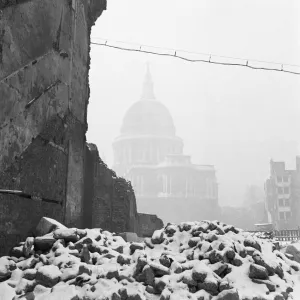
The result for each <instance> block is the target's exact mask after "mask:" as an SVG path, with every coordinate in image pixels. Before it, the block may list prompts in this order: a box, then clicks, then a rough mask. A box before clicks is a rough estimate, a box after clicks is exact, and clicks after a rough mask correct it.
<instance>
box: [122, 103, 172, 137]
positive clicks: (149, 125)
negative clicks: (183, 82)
mask: <svg viewBox="0 0 300 300" xmlns="http://www.w3.org/2000/svg"><path fill="white" fill-rule="evenodd" d="M121 134H126V135H127V134H151V135H167V136H170V135H171V136H174V135H175V126H174V123H173V119H172V116H171V114H170V112H169V111H168V109H167V108H166V107H165V106H164V105H163V104H162V103H161V102H158V101H150V100H143V101H138V102H136V103H134V104H133V105H132V106H131V107H130V108H129V109H128V111H127V112H126V114H125V117H124V119H123V124H122V127H121Z"/></svg>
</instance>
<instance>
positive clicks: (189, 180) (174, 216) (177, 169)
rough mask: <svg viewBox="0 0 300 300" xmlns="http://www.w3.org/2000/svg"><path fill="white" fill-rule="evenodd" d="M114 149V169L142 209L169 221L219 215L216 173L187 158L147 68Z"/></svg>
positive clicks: (211, 168)
mask: <svg viewBox="0 0 300 300" xmlns="http://www.w3.org/2000/svg"><path fill="white" fill-rule="evenodd" d="M195 138H198V137H195ZM113 150H114V166H113V169H114V170H115V171H116V173H117V174H118V175H120V176H123V177H125V178H126V179H128V180H130V181H131V182H132V185H133V188H134V190H135V194H136V198H137V205H138V210H139V211H141V212H146V213H154V214H157V215H158V216H159V217H161V218H162V219H163V220H164V221H165V222H167V221H171V222H179V221H187V220H201V219H203V218H205V219H211V218H216V217H217V216H218V212H219V210H218V209H219V206H218V185H217V180H216V174H215V169H214V167H213V166H211V165H195V164H192V162H191V157H190V156H188V155H184V154H183V141H182V139H181V138H179V137H178V136H176V130H175V126H174V122H173V118H172V116H171V114H170V112H169V111H168V109H167V108H166V106H165V105H163V104H162V103H161V102H159V101H157V100H155V96H154V90H153V82H152V78H151V75H150V71H149V67H148V68H147V73H146V78H145V81H144V87H143V93H142V97H141V99H140V101H137V102H135V103H134V104H133V105H132V106H131V107H130V108H129V109H128V111H127V112H126V114H125V117H124V119H123V124H122V127H121V133H120V136H119V137H117V138H116V139H115V141H114V143H113Z"/></svg>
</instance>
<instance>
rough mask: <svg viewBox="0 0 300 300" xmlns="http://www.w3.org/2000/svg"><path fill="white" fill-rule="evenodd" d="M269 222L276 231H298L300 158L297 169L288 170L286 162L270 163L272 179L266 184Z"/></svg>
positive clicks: (297, 159) (297, 161)
mask: <svg viewBox="0 0 300 300" xmlns="http://www.w3.org/2000/svg"><path fill="white" fill-rule="evenodd" d="M265 196H266V197H265V201H266V202H265V203H266V210H267V212H268V222H269V223H272V224H273V226H274V227H275V229H277V230H283V229H296V228H298V226H299V225H300V220H299V216H300V214H299V202H300V156H298V157H297V158H296V169H295V170H287V169H286V168H285V163H284V162H274V161H272V160H271V162H270V177H269V178H268V179H267V181H266V183H265Z"/></svg>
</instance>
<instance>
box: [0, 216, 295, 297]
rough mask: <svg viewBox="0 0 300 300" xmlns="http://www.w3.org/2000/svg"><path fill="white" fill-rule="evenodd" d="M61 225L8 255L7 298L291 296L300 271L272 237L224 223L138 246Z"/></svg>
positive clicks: (164, 232) (3, 290)
mask: <svg viewBox="0 0 300 300" xmlns="http://www.w3.org/2000/svg"><path fill="white" fill-rule="evenodd" d="M57 228H58V229H55V230H54V231H52V232H50V233H47V234H45V235H44V236H41V237H35V238H33V237H28V238H27V240H26V241H25V242H23V243H21V244H20V245H18V246H16V247H15V248H14V249H12V251H11V256H5V257H2V258H0V280H1V281H2V282H1V283H0V299H1V300H2V299H3V300H6V299H7V300H8V299H27V300H28V299H36V300H39V299H64V300H71V299H72V300H76V299H82V300H88V299H95V300H96V299H97V300H110V299H111V300H140V299H160V300H177V299H178V300H179V299H189V300H196V299H197V300H269V299H270V300H286V299H293V296H292V292H293V289H294V286H295V278H296V277H297V276H299V274H298V273H299V272H298V271H299V269H300V264H299V263H297V262H295V261H293V260H291V259H290V258H292V257H287V256H286V255H285V254H284V253H281V252H279V251H278V250H276V249H275V246H274V245H273V243H272V242H271V241H270V240H266V239H259V238H257V237H253V236H251V234H249V233H247V232H244V231H242V230H240V229H237V228H235V227H233V226H230V225H226V224H223V223H220V222H218V221H213V222H209V221H203V222H186V223H181V224H179V225H175V224H167V225H166V226H165V227H164V228H162V229H161V230H157V231H156V232H154V234H153V236H152V238H148V239H145V241H143V242H131V243H127V242H125V241H124V239H123V238H122V237H120V236H116V235H115V234H112V233H110V232H107V231H103V230H101V229H85V230H82V229H76V228H64V227H63V226H61V227H59V226H57ZM295 299H296V298H295Z"/></svg>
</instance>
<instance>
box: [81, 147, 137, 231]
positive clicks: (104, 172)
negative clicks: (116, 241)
mask: <svg viewBox="0 0 300 300" xmlns="http://www.w3.org/2000/svg"><path fill="white" fill-rule="evenodd" d="M87 149H88V152H89V153H88V154H87V157H89V158H88V159H87V160H86V172H85V174H86V176H85V180H86V181H89V182H90V183H89V184H88V185H86V184H85V198H84V201H85V207H86V211H91V212H92V218H91V224H90V225H91V226H92V227H100V228H103V229H105V230H109V231H112V232H124V231H131V232H136V233H137V234H139V226H138V213H137V207H136V200H135V195H134V192H133V189H132V187H131V185H130V183H128V182H127V181H126V180H125V179H123V178H120V177H117V176H116V174H115V172H114V171H112V170H111V169H109V168H108V167H107V166H106V164H105V163H104V162H103V161H102V160H101V158H100V157H99V153H98V150H97V147H96V146H95V145H94V144H88V145H87ZM90 189H91V190H90ZM90 205H91V207H90ZM87 218H88V213H87ZM87 222H88V220H87Z"/></svg>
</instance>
